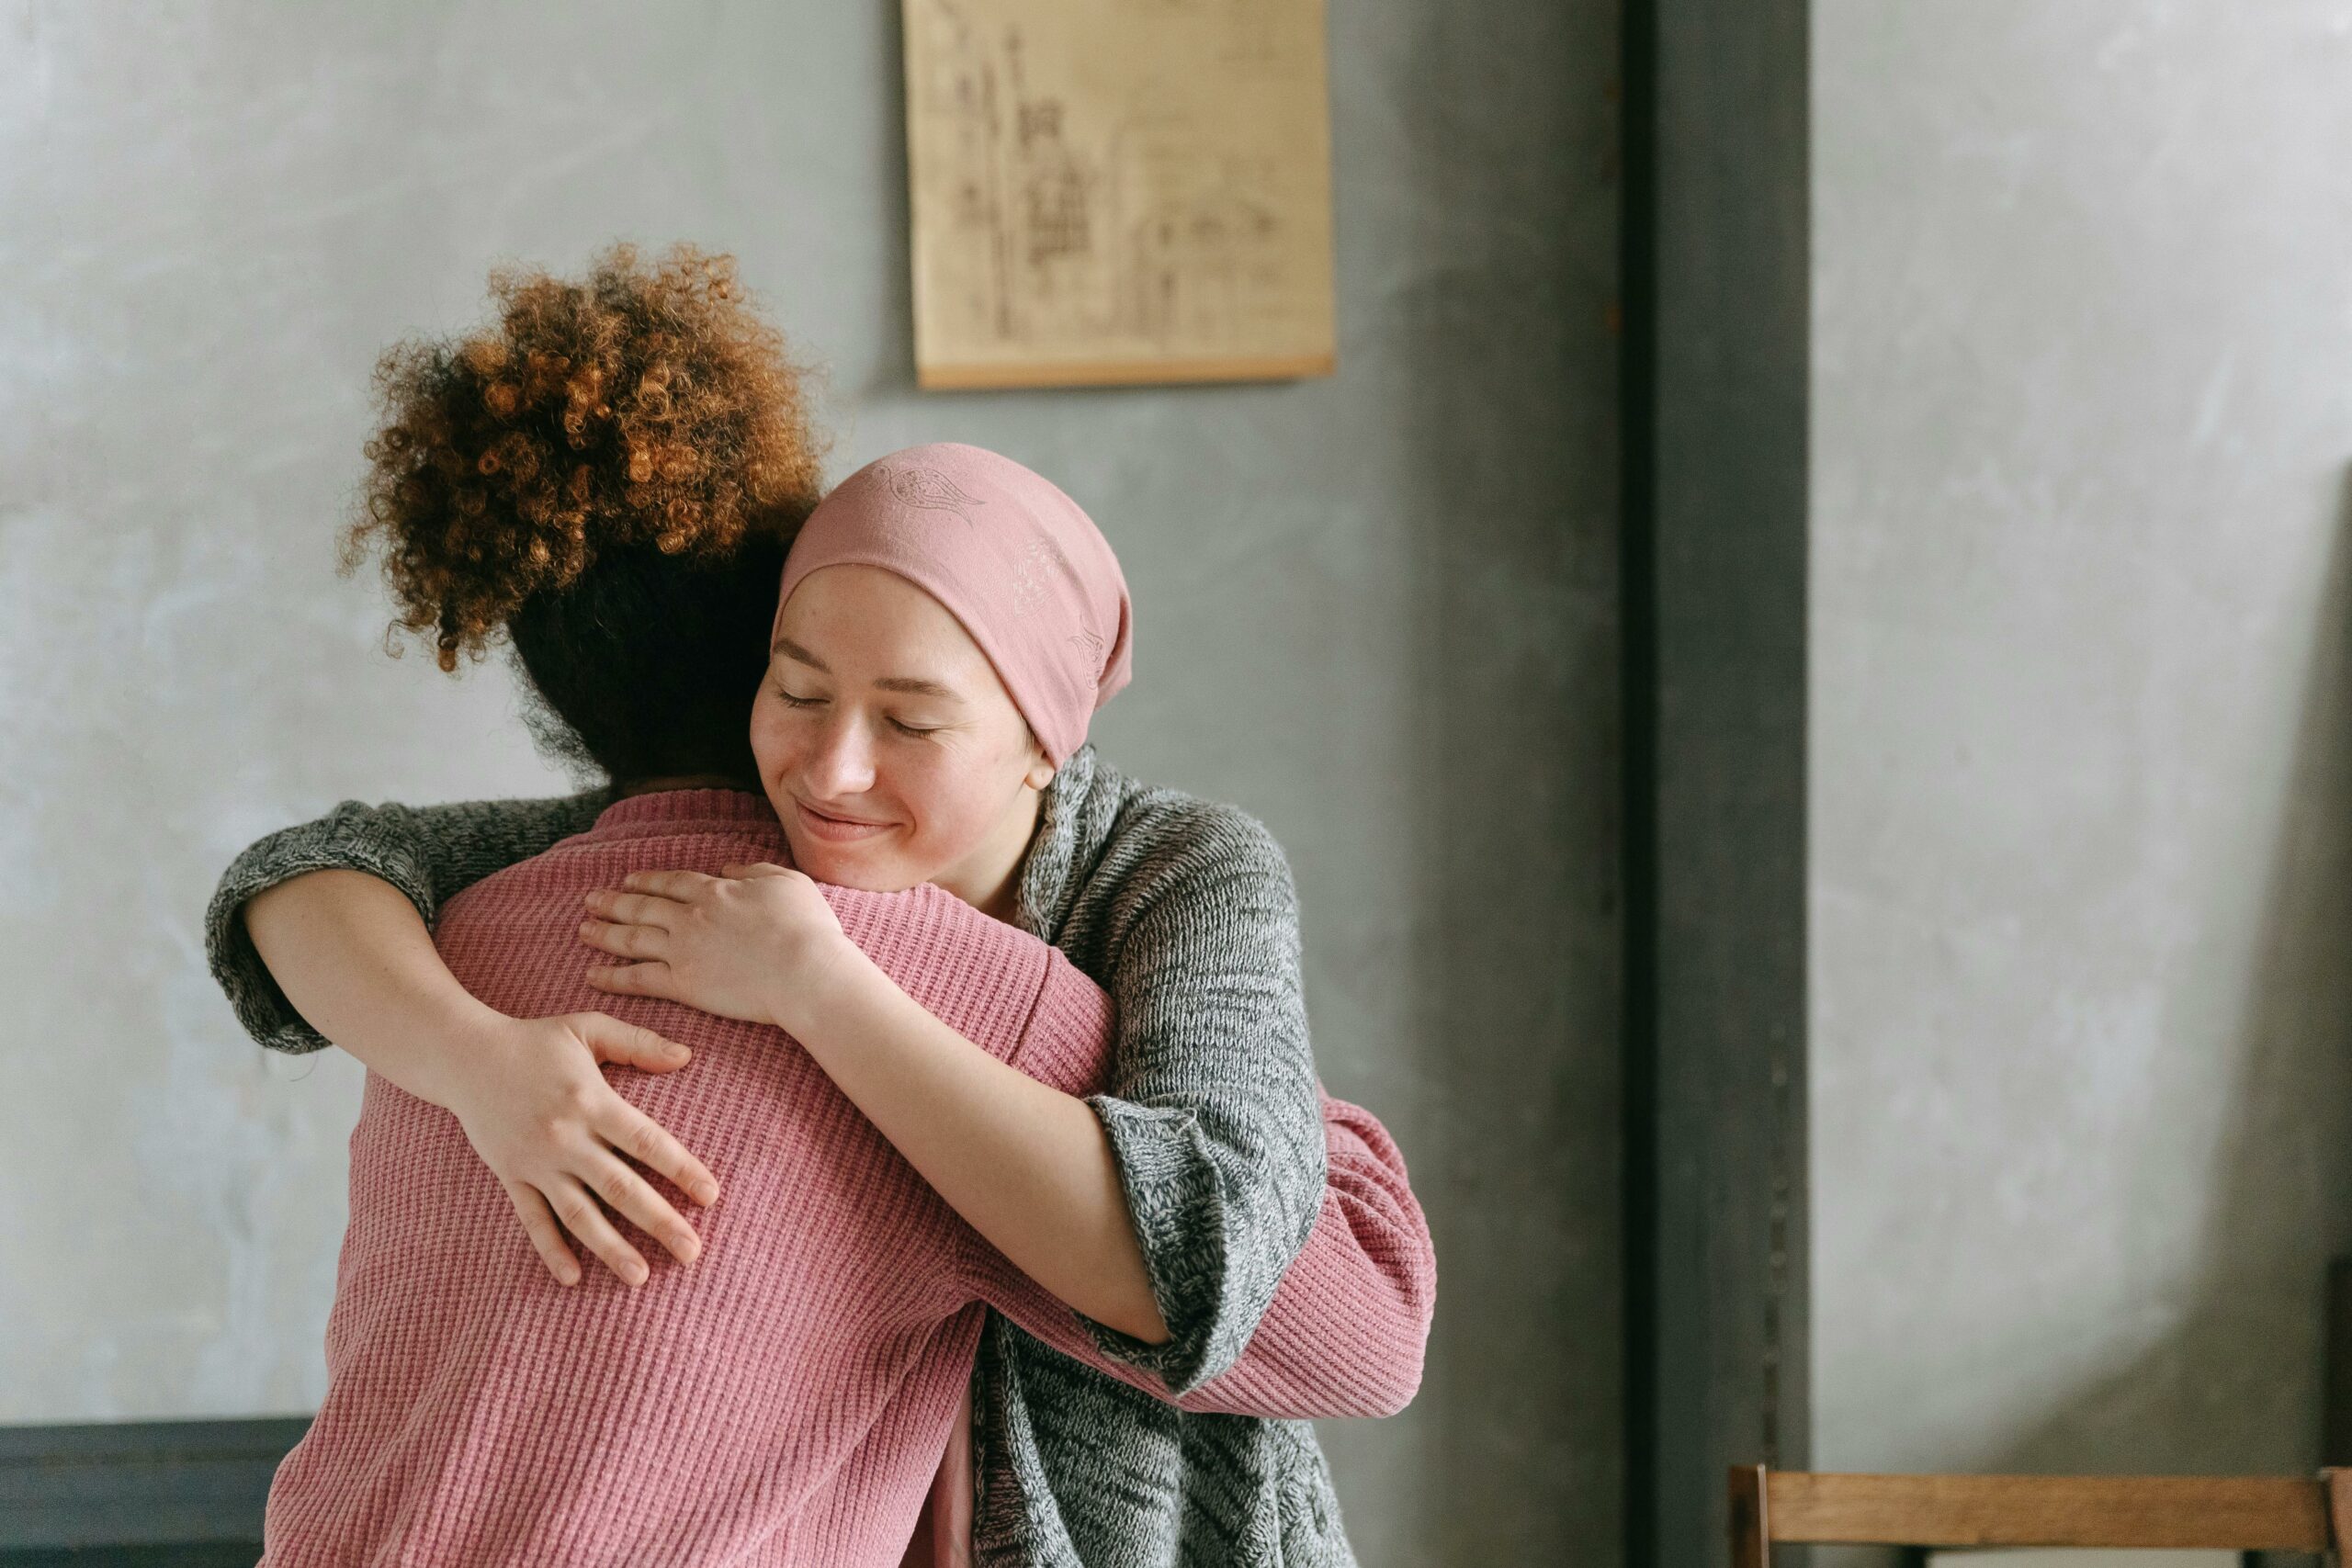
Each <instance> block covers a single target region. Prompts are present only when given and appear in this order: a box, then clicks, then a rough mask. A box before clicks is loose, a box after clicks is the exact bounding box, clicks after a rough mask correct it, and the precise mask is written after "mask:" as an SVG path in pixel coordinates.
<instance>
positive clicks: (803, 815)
mask: <svg viewBox="0 0 2352 1568" xmlns="http://www.w3.org/2000/svg"><path fill="white" fill-rule="evenodd" d="M792 804H793V806H794V807H795V808H796V809H797V810H798V811H799V813H800V820H801V822H802V823H803V824H805V825H806V826H807V827H808V829H809V831H810V832H812V833H814V834H816V835H817V837H819V838H820V839H829V840H834V841H836V842H843V841H848V840H857V839H870V838H872V837H874V835H876V833H879V832H882V831H884V830H885V829H888V827H889V826H890V824H889V823H888V822H859V821H854V820H853V819H851V818H845V817H828V816H827V815H825V814H824V813H823V812H821V811H820V810H818V809H817V808H816V807H812V806H809V805H808V804H806V803H805V802H802V801H798V800H795V801H794V802H793V803H792Z"/></svg>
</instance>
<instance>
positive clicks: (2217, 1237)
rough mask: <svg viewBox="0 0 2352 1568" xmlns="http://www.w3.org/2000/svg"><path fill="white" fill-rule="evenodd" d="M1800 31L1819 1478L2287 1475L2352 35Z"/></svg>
mask: <svg viewBox="0 0 2352 1568" xmlns="http://www.w3.org/2000/svg"><path fill="white" fill-rule="evenodd" d="M1814 32H1815V75H1814V104H1815V117H1816V118H1815V129H1814V135H1815V175H1814V195H1815V234H1814V255H1815V268H1816V271H1815V333H1814V348H1815V367H1814V374H1815V399H1814V427H1813V428H1814V434H1813V440H1814V470H1815V472H1814V487H1815V490H1814V495H1815V505H1814V542H1813V552H1814V554H1813V571H1812V588H1813V594H1814V598H1813V673H1812V723H1813V740H1812V781H1813V782H1812V790H1813V801H1812V837H1813V859H1814V866H1813V891H1812V919H1813V959H1812V964H1813V968H1812V979H1813V994H1814V1001H1813V1008H1814V1017H1813V1041H1812V1050H1813V1082H1812V1111H1813V1122H1812V1130H1811V1131H1812V1159H1813V1171H1812V1177H1813V1200H1814V1236H1815V1254H1814V1258H1813V1290H1814V1297H1813V1300H1814V1321H1813V1336H1814V1355H1815V1370H1816V1376H1817V1383H1816V1389H1815V1452H1814V1456H1813V1457H1814V1460H1815V1461H1816V1462H1817V1463H1818V1464H1820V1465H1822V1466H1824V1467H1827V1468H1844V1469H1898V1470H1899V1469H1906V1468H1981V1469H2043V1468H2049V1469H2093V1470H2127V1469H2131V1470H2160V1471H2161V1470H2181V1471H2198V1470H2229V1471H2274V1472H2293V1471H2297V1470H2301V1469H2304V1468H2307V1467H2308V1466H2310V1465H2312V1463H2314V1462H2315V1461H2316V1460H2317V1458H2318V1454H2317V1423H2318V1393H2319V1387H2320V1382H2319V1379H2320V1361H2319V1340H2318V1329H2319V1313H2320V1302H2321V1296H2320V1292H2321V1283H2322V1270H2323V1268H2324V1260H2325V1259H2326V1258H2327V1257H2328V1256H2329V1254H2330V1253H2331V1252H2333V1251H2335V1250H2337V1249H2340V1248H2342V1247H2346V1244H2347V1243H2352V839H2348V838H2347V834H2352V713H2347V711H2346V704H2347V702H2348V701H2352V685H2347V680H2346V677H2347V673H2352V671H2347V660H2352V619H2348V618H2347V617H2352V540H2347V538H2346V526H2347V517H2352V508H2348V507H2347V473H2346V463H2347V459H2352V270H2347V268H2346V256H2347V255H2352V181H2347V179H2346V160H2347V155H2352V93H2347V92H2346V85H2347V83H2352V6H2346V5H2344V4H2341V3H2340V0H2331V3H2325V4H2322V3H2318V0H2281V3H2278V4H2267V5H2262V6H2199V5H2180V4H2161V3H2155V0H2134V3H2131V4H2118V5H2105V6H2070V5H2050V4H2046V3H2044V0H1966V3H1961V0H1928V3H1921V4H1910V5H1904V6H1883V5H1873V4H1861V3H1858V0H1824V3H1823V4H1822V5H1820V6H1816V7H1815V17H1814Z"/></svg>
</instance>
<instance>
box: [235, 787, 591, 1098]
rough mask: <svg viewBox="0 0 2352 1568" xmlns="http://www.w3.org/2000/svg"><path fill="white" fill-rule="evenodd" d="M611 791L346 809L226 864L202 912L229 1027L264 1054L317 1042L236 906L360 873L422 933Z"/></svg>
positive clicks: (300, 905) (325, 899)
mask: <svg viewBox="0 0 2352 1568" xmlns="http://www.w3.org/2000/svg"><path fill="white" fill-rule="evenodd" d="M613 799H614V795H613V792H612V791H611V790H610V789H596V790H587V791H583V792H582V793H581V794H579V795H556V796H551V797H548V798H543V799H536V800H475V801H464V802H460V803H458V804H456V805H451V806H428V807H408V806H399V805H384V806H368V805H365V804H363V803H361V802H359V801H356V800H346V801H345V802H344V803H343V804H342V805H340V806H338V807H335V808H334V810H333V811H330V812H328V813H327V814H326V815H325V816H324V817H322V818H318V819H317V820H315V821H311V822H302V823H298V824H296V825H295V826H294V827H291V828H284V829H279V830H278V831H277V832H275V833H272V834H270V835H269V836H268V837H266V838H264V839H260V840H255V841H254V843H252V844H251V845H249V846H247V847H246V849H245V851H244V852H243V853H242V854H240V855H238V856H237V858H236V859H235V860H233V861H232V862H230V863H229V869H228V870H227V871H225V872H223V873H221V874H220V884H219V886H216V887H215V888H214V889H213V892H212V899H211V902H210V903H209V905H208V906H207V907H206V908H205V911H204V951H205V957H206V959H207V961H208V962H209V964H210V965H211V969H212V977H213V979H214V980H216V981H218V982H219V983H220V989H221V991H222V992H223V993H224V994H225V995H226V996H227V997H228V998H229V1005H230V1006H231V1007H232V1009H234V1010H236V1014H237V1021H238V1022H240V1023H242V1024H243V1025H244V1027H245V1032H247V1033H248V1034H251V1035H252V1036H253V1037H254V1040H256V1041H258V1042H259V1043H262V1044H264V1045H266V1046H268V1047H269V1048H270V1049H271V1050H273V1051H287V1052H294V1053H301V1052H307V1051H316V1050H318V1049H319V1048H321V1047H322V1046H323V1045H325V1044H327V1043H328V1040H327V1037H326V1036H325V1035H323V1034H322V1033H321V1032H319V1031H318V1030H317V1029H315V1028H313V1027H311V1021H309V1020H308V1019H306V1018H304V1017H303V1016H302V1014H301V1013H300V1011H299V1010H297V1009H296V1008H295V1007H294V1005H293V1004H292V1003H291V1002H290V1001H289V1000H288V998H287V995H286V992H285V989H284V987H282V986H281V985H280V983H279V977H278V976H276V975H275V974H273V973H272V971H271V969H270V967H269V965H268V964H265V963H264V962H263V961H262V956H261V954H260V953H259V952H258V951H257V950H256V949H255V947H254V942H253V937H252V934H251V933H250V932H249V931H248V930H247V928H246V920H245V916H246V905H247V903H248V902H249V901H250V900H251V899H253V898H254V897H258V896H259V895H261V894H264V893H267V892H270V891H272V890H273V889H276V888H278V887H281V886H285V885H287V884H288V883H290V882H293V881H295V880H297V879H299V878H301V877H303V876H306V875H308V874H310V873H311V872H318V871H330V870H341V871H353V872H362V873H365V874H368V875H369V876H372V877H375V878H376V879H377V880H379V881H380V882H383V883H386V884H389V885H390V886H392V887H395V888H398V889H399V890H400V893H401V897H404V898H405V899H407V901H408V902H409V903H410V905H412V906H413V908H415V910H416V916H417V920H418V922H419V924H420V925H422V926H424V927H425V928H426V929H428V930H429V929H430V928H431V926H432V924H433V922H434V920H435V918H436V917H437V916H438V915H439V914H440V910H441V906H442V905H443V904H444V903H445V902H447V900H448V899H449V897H451V896H452V895H454V894H456V893H458V891H459V890H461V889H463V888H465V887H468V886H471V885H472V884H474V883H477V882H479V881H481V879H482V878H483V877H485V876H488V875H489V874H491V873H492V872H493V871H501V870H503V869H504V868H505V867H507V866H510V865H513V864H514V863H516V862H517V861H524V860H528V859H530V858H531V857H532V856H533V855H535V854H537V853H539V852H541V851H542V850H545V849H547V848H548V847H549V846H551V845H553V844H555V843H556V842H557V841H558V840H562V839H568V838H570V837H571V835H573V834H574V833H584V832H586V831H587V830H588V829H589V828H590V827H592V826H594V823H595V820H596V817H597V814H598V813H599V812H601V811H603V810H604V808H605V807H607V806H609V805H611V804H612V803H613ZM304 892H305V893H307V894H309V895H310V896H309V897H304V896H302V894H298V895H296V896H295V897H290V898H288V899H286V900H283V901H281V907H283V908H289V909H294V910H296V911H298V912H299V913H300V914H302V915H311V914H313V913H316V912H317V911H318V910H320V909H322V908H325V907H326V906H327V905H329V904H331V903H334V902H336V901H337V900H335V899H334V897H332V896H329V895H326V894H324V893H323V891H322V890H321V889H318V888H312V889H308V890H304Z"/></svg>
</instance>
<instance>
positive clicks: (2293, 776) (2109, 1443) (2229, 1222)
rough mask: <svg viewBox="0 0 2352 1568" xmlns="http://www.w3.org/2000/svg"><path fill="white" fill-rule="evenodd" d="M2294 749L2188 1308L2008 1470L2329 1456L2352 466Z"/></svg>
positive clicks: (2342, 1045)
mask: <svg viewBox="0 0 2352 1568" xmlns="http://www.w3.org/2000/svg"><path fill="white" fill-rule="evenodd" d="M2294 747H2295V750H2294V756H2293V761H2292V763H2291V766H2290V769H2289V773H2288V776H2287V796H2286V800H2285V802H2284V807H2283V810H2282V811H2281V814H2280V823H2279V837H2278V844H2277V845H2276V847H2275V848H2274V850H2273V851H2272V855H2271V865H2270V873H2269V876H2268V879H2267V893H2266V897H2265V901H2264V908H2263V918H2262V919H2263V923H2262V927H2261V930H2260V931H2259V933H2258V935H2257V939H2256V940H2257V944H2258V945H2257V946H2256V951H2255V957H2254V962H2253V964H2252V966H2251V971H2250V974H2251V991H2250V994H2249V995H2248V996H2247V998H2245V1005H2244V1007H2243V1009H2242V1010H2241V1013H2240V1016H2241V1018H2242V1019H2243V1021H2244V1022H2243V1025H2242V1028H2241V1032H2240V1034H2239V1042H2240V1045H2239V1066H2238V1073H2237V1088H2236V1093H2235V1095H2234V1097H2233V1102H2232V1105H2231V1107H2230V1111H2229V1116H2228V1119H2227V1121H2226V1122H2225V1123H2224V1125H2223V1128H2222V1134H2221V1136H2220V1139H2219V1141H2218V1143H2217V1145H2216V1146H2215V1148H2214V1150H2213V1153H2212V1156H2211V1166H2212V1172H2213V1186H2212V1189H2211V1204H2210V1206H2209V1208H2208V1210H2207V1213H2206V1214H2205V1217H2204V1224H2203V1235H2202V1237H2201V1241H2202V1251H2203V1257H2202V1261H2201V1262H2200V1264H2199V1271H2198V1274H2197V1276H2196V1278H2195V1279H2194V1280H2191V1281H2189V1282H2188V1285H2187V1286H2186V1287H2185V1289H2184V1291H2183V1293H2182V1294H2183V1300H2184V1302H2185V1310H2183V1311H2182V1313H2181V1314H2180V1316H2179V1320H2178V1322H2177V1324H2176V1325H2174V1327H2173V1329H2172V1331H2171V1332H2170V1333H2169V1334H2167V1335H2165V1337H2163V1338H2162V1339H2160V1340H2159V1341H2157V1342H2156V1343H2155V1344H2154V1345H2153V1346H2151V1347H2150V1348H2147V1349H2146V1350H2144V1351H2143V1353H2141V1354H2139V1355H2137V1356H2135V1357H2133V1358H2132V1359H2130V1360H2128V1361H2126V1362H2124V1363H2122V1364H2120V1365H2118V1366H2116V1367H2115V1368H2113V1369H2112V1370H2110V1371H2109V1372H2108V1373H2107V1374H2106V1375H2104V1376H2103V1377H2100V1378H2098V1380H2096V1381H2094V1382H2088V1383H2086V1384H2084V1385H2082V1386H2080V1387H2077V1388H2075V1389H2074V1390H2072V1391H2070V1392H2068V1393H2064V1394H2063V1395H2062V1396H2060V1397H2058V1398H2056V1399H2055V1400H2053V1407H2052V1410H2051V1412H2050V1414H2049V1415H2048V1416H2046V1417H2045V1418H2044V1419H2043V1421H2042V1422H2041V1425H2040V1426H2039V1427H2034V1428H2032V1429H2030V1430H2028V1431H2025V1432H2022V1433H2020V1434H2018V1436H2017V1437H2016V1438H2014V1439H2013V1440H2012V1441H2011V1442H2009V1443H2008V1444H2007V1445H2006V1446H2005V1447H2004V1448H2003V1449H2002V1450H2000V1452H1999V1454H1998V1456H1997V1458H1998V1465H1999V1467H2000V1468H2005V1469H2012V1470H2021V1471H2064V1470H2084V1471H2156V1472H2162V1471H2174V1472H2274V1473H2293V1472H2308V1471H2309V1470H2311V1469H2312V1468H2313V1467H2315V1466H2316V1465H2317V1464H2318V1462H2319V1439H2320V1388H2321V1375H2322V1362H2321V1358H2322V1349H2323V1335H2322V1324H2321V1314H2322V1308H2323V1303H2324V1295H2325V1285H2326V1268H2327V1260H2328V1258H2330V1257H2331V1256H2333V1255H2334V1254H2335V1253H2337V1252H2340V1251H2343V1250H2344V1249H2345V1248H2346V1247H2347V1246H2352V473H2347V474H2346V477H2345V479H2344V482H2343V491H2342V495H2341V498H2340V499H2339V502H2338V504H2337V511H2336V526H2335V537H2334V538H2333V540H2332V541H2331V542H2330V547H2329V554H2328V564H2327V578H2326V581H2325V584H2324V588H2323V590H2322V592H2321V595H2320V603H2319V614H2318V619H2317V632H2316V635H2315V637H2314V638H2313V642H2312V654H2311V659H2310V661H2309V668H2308V673H2307V674H2306V677H2305V680H2304V684H2303V707H2302V716H2301V722H2300V723H2299V724H2298V725H2297V727H2296V735H2295V741H2294ZM2129 1218H2130V1216H2123V1215H2120V1216H2118V1220H2119V1222H2120V1223H2128V1221H2129Z"/></svg>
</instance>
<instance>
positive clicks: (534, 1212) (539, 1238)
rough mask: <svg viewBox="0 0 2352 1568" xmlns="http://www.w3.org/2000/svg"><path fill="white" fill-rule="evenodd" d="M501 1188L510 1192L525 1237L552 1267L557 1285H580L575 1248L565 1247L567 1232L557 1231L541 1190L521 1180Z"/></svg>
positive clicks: (507, 1192)
mask: <svg viewBox="0 0 2352 1568" xmlns="http://www.w3.org/2000/svg"><path fill="white" fill-rule="evenodd" d="M500 1185H501V1186H503V1187H504V1188H505V1189H506V1196H507V1199H508V1200H509V1201H511V1202H513V1203H514V1205H515V1215H516V1216H517V1217H518V1218H520V1219H521V1220H522V1222H523V1234H524V1235H527V1236H529V1237H530V1238H531V1250H532V1251H534V1252H536V1253H537V1254H538V1255H539V1261H540V1262H542V1263H544V1264H546V1265H547V1266H548V1273H550V1274H552V1275H554V1276H555V1278H556V1283H558V1284H560V1285H576V1284H578V1283H580V1261H579V1259H577V1258H573V1257H572V1256H571V1248H570V1247H566V1246H564V1245H563V1233H562V1232H561V1231H560V1230H558V1229H557V1228H556V1224H555V1214H554V1213H553V1212H552V1211H550V1210H549V1209H548V1201H547V1200H546V1199H545V1198H542V1197H540V1196H539V1190H538V1189H537V1188H536V1187H526V1186H525V1185H524V1184H523V1183H522V1182H519V1181H506V1182H501V1183H500Z"/></svg>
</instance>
